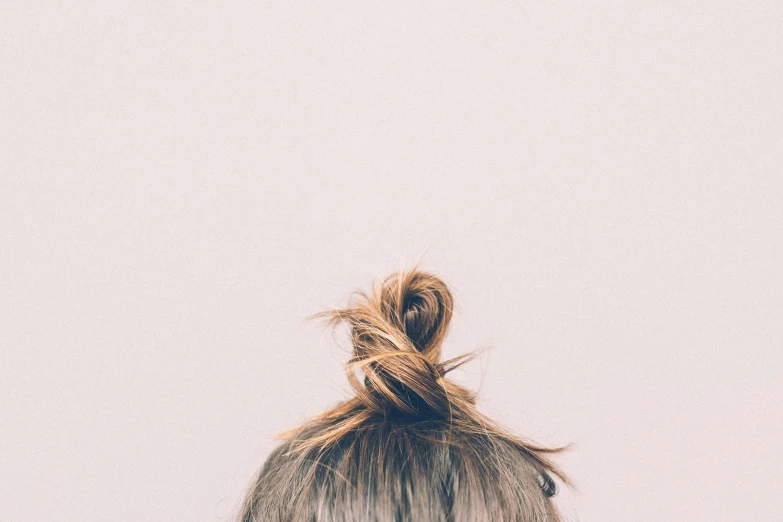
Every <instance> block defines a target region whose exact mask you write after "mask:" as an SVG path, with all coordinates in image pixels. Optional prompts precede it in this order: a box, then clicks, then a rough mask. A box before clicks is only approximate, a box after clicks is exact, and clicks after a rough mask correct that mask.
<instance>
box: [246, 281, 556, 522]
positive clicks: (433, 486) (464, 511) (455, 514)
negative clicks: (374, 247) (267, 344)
mask: <svg viewBox="0 0 783 522" xmlns="http://www.w3.org/2000/svg"><path fill="white" fill-rule="evenodd" d="M452 309H453V296H452V294H451V292H450V291H449V289H448V287H447V286H446V284H445V283H444V282H443V281H442V280H441V279H439V278H438V277H436V276H434V275H432V274H430V273H426V272H422V271H419V270H418V268H417V267H414V268H412V269H409V270H403V271H400V272H398V273H395V274H392V275H390V276H389V277H387V278H386V279H384V280H383V281H382V283H381V284H379V285H376V286H374V288H373V290H372V292H370V293H369V294H365V293H363V292H356V293H355V294H354V295H353V299H352V300H351V302H350V304H349V306H348V307H346V308H344V309H331V310H327V311H325V312H320V313H318V314H315V315H314V316H311V317H313V318H321V319H326V320H327V322H328V323H330V324H332V325H333V326H337V325H339V324H347V325H348V326H349V327H350V331H351V340H352V342H353V357H352V358H351V359H350V361H349V362H348V364H347V368H346V369H347V375H348V380H349V382H350V383H351V386H352V387H353V389H354V391H355V393H356V396H355V397H353V398H351V399H349V400H347V401H345V402H342V403H340V404H338V405H337V406H335V407H334V408H332V409H330V410H328V411H326V412H324V413H323V414H321V415H319V416H318V417H316V418H315V419H312V420H311V421H309V422H307V423H305V424H304V425H303V426H300V427H298V428H295V429H293V430H289V431H288V432H286V433H284V434H283V435H282V436H281V438H283V439H284V442H283V444H281V445H280V446H279V447H278V448H277V449H276V450H275V451H274V452H273V453H272V454H271V455H270V456H269V458H268V459H267V461H266V462H265V463H264V466H263V467H262V468H261V471H260V473H259V474H258V476H257V478H256V480H255V481H254V483H253V485H252V486H251V488H250V489H249V491H248V493H247V496H246V498H245V501H244V504H243V506H242V510H241V514H240V517H239V520H240V521H241V522H407V521H414V522H434V521H439V522H440V521H442V522H506V521H559V520H560V518H559V517H558V514H557V512H556V510H555V508H554V505H553V504H552V502H551V500H550V498H551V497H552V496H553V495H554V494H555V482H554V480H553V479H552V476H553V475H554V476H556V477H558V478H559V479H560V480H561V481H562V482H563V483H565V484H569V480H568V478H567V477H566V476H565V475H564V474H563V472H562V471H560V470H559V469H558V468H557V467H556V466H555V464H554V463H553V462H552V461H551V460H550V458H549V455H550V454H552V453H556V452H558V451H562V450H563V449H565V448H545V447H542V446H539V445H536V444H533V443H532V442H530V441H527V440H523V439H521V438H519V437H516V436H513V435H511V434H510V433H509V432H508V431H507V430H505V429H503V428H502V427H500V426H499V425H497V424H496V423H494V422H493V421H491V420H490V419H488V418H486V417H485V416H484V415H482V414H481V413H479V412H478V410H477V409H476V407H475V396H474V394H473V393H471V392H470V391H469V390H467V389H465V388H464V387H462V386H460V385H458V384H456V383H454V382H452V381H450V380H449V379H447V378H446V374H447V373H448V372H449V371H451V370H453V369H454V368H456V367H457V366H459V365H460V364H463V363H464V362H466V361H467V360H469V359H470V358H471V357H473V354H468V355H463V356H460V357H457V358H455V359H450V360H448V361H443V362H441V361H440V358H441V346H442V343H443V340H444V339H445V337H446V334H447V331H448V327H449V321H450V319H451V315H452ZM357 372H361V374H363V375H364V379H363V380H362V379H360V377H359V376H357Z"/></svg>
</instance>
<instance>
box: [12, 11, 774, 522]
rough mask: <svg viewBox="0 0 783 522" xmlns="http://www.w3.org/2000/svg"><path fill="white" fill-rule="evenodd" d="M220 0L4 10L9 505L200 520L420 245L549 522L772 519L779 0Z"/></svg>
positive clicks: (486, 401) (335, 364)
mask: <svg viewBox="0 0 783 522" xmlns="http://www.w3.org/2000/svg"><path fill="white" fill-rule="evenodd" d="M77 4H78V5H77ZM220 4H221V3H218V2H210V3H207V2H198V1H190V2H172V1H164V2H125V3H120V2H72V3H70V4H68V3H58V2H53V1H47V2H35V1H29V0H28V1H25V2H10V3H8V2H6V3H4V4H3V5H2V7H0V29H1V32H0V37H1V38H2V41H1V43H0V45H1V46H0V70H2V75H0V93H1V94H2V96H0V109H1V110H2V117H0V169H2V178H1V179H2V181H1V182H0V183H1V185H0V241H2V244H1V248H0V295H1V296H2V298H1V299H0V321H1V324H0V346H1V348H2V351H1V352H0V353H1V359H0V397H2V399H1V400H0V469H1V470H2V471H1V472H0V519H2V520H9V521H11V520H13V521H17V520H21V521H28V520H29V521H38V520H49V521H52V520H74V521H86V520H89V521H103V520H113V521H169V520H170V521H180V520H181V521H191V520H204V521H216V520H225V519H226V517H227V516H229V514H230V513H231V512H232V510H233V509H234V507H235V504H236V502H237V500H238V499H239V497H240V495H241V493H242V490H243V488H244V486H245V485H246V484H247V482H248V481H249V480H250V478H251V476H252V474H253V472H254V471H255V470H256V469H257V468H258V467H259V466H260V464H261V463H262V461H263V459H264V457H265V455H266V454H267V452H268V451H269V450H270V449H271V448H272V443H271V442H269V437H270V436H271V435H273V434H274V433H275V432H277V431H279V430H282V429H284V428H287V427H290V426H291V425H293V424H296V423H297V422H299V421H300V420H302V419H304V418H305V417H306V416H308V415H312V414H315V413H317V412H319V411H321V410H322V409H324V408H326V407H327V406H329V405H331V404H333V403H334V402H335V401H337V400H339V399H341V398H342V397H344V396H345V395H344V393H345V389H346V388H347V385H346V383H345V379H344V377H343V375H342V368H341V362H342V361H343V360H344V358H345V353H344V352H343V351H341V348H339V347H336V346H335V344H334V340H333V339H332V338H331V336H330V335H329V333H328V332H323V331H322V330H319V329H318V327H317V326H316V325H307V324H303V322H302V319H303V318H304V317H305V316H306V315H307V314H310V313H313V312H316V311H318V310H320V309H322V308H323V307H325V306H329V305H337V304H340V303H341V302H342V299H343V298H344V297H345V296H346V295H347V293H348V292H349V291H351V290H353V289H354V288H367V286H368V285H369V284H370V283H371V282H372V280H374V279H378V278H380V277H382V276H384V275H386V274H387V273H389V272H390V271H391V270H393V269H395V268H398V267H400V266H406V265H407V264H409V263H412V262H413V261H415V260H416V259H418V258H419V257H420V256H424V259H425V262H424V266H425V267H426V268H428V269H430V270H433V271H436V272H437V273H439V274H440V275H442V276H443V277H444V279H446V280H447V281H448V282H449V283H450V284H451V285H452V287H453V289H454V292H455V294H456V297H457V304H458V310H457V316H456V317H455V320H454V321H455V322H454V329H453V331H452V334H451V335H450V337H449V338H448V339H447V355H456V354H458V353H461V352H463V351H466V350H470V349H472V348H476V347H480V346H482V345H484V344H490V345H491V346H492V349H491V350H490V352H489V354H488V355H487V356H486V357H484V358H483V359H482V360H481V361H479V362H475V363H473V364H471V365H470V366H468V367H467V368H465V370H464V371H461V372H457V373H456V375H455V378H457V379H459V380H460V381H462V382H464V383H466V384H468V385H470V386H473V387H479V386H480V387H481V395H480V401H481V402H480V405H481V407H482V409H483V411H485V412H486V413H488V414H490V415H494V416H496V417H497V418H498V419H499V420H501V421H502V422H504V423H506V424H507V425H508V426H510V427H512V428H513V429H514V430H515V431H516V432H518V433H522V434H525V435H528V436H531V437H534V438H536V439H538V440H539V441H541V442H544V443H548V444H562V443H567V442H570V441H574V442H575V444H576V445H575V448H574V450H573V451H571V452H570V453H569V454H568V455H566V456H563V458H561V459H560V462H561V464H562V465H563V466H564V467H565V468H566V470H567V471H569V472H570V473H571V474H572V475H573V478H574V480H575V481H576V482H577V484H578V485H579V486H580V491H579V492H571V493H569V492H566V493H564V494H563V495H561V497H560V502H561V504H562V506H563V510H564V512H566V513H567V514H568V519H569V520H573V521H576V520H582V521H602V522H603V521H610V520H611V521H614V520H617V521H629V520H630V521H667V522H670V521H695V520H704V521H732V522H736V521H754V522H758V521H774V520H783V508H781V498H780V497H781V493H780V485H781V483H782V482H783V457H781V453H783V436H782V435H781V431H782V430H783V411H781V400H782V399H783V393H782V392H783V389H782V385H781V377H783V356H781V348H783V320H782V319H783V285H782V283H781V281H782V280H783V258H782V254H781V248H782V247H783V202H782V201H781V199H782V196H783V180H782V179H781V175H782V172H781V167H782V166H783V153H782V152H781V151H783V147H782V146H781V145H783V132H782V131H781V128H782V126H783V114H782V113H783V109H782V108H783V103H781V102H783V99H781V93H783V73H782V70H783V52H782V50H781V45H783V38H782V37H781V34H783V26H782V25H781V24H782V21H783V8H782V7H781V6H783V4H781V3H780V2H772V1H770V2H698V3H695V2H694V3H684V2H669V3H668V4H669V5H663V4H662V3H661V2H652V1H651V2H627V1H625V2H602V3H597V2H593V3H584V2H572V3H570V4H568V3H555V2H541V3H533V2H511V3H507V4H494V5H489V4H485V3H479V2H475V3H463V4H460V5H457V4H456V3H453V2H427V3H420V2H385V3H380V2H379V3H370V2H354V3H331V2H307V3H294V2H281V3H276V4H272V3H266V2H229V3H227V5H220ZM337 340H338V341H339V340H340V338H339V336H338V339H337ZM342 348H343V349H344V348H345V346H344V345H343V347H342Z"/></svg>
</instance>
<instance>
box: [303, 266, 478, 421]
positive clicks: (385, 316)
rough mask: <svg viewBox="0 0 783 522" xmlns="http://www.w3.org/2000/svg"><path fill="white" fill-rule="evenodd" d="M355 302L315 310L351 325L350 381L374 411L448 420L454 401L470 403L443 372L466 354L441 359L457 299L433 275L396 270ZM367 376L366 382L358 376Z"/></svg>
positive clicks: (468, 398)
mask: <svg viewBox="0 0 783 522" xmlns="http://www.w3.org/2000/svg"><path fill="white" fill-rule="evenodd" d="M357 297H358V298H357V299H355V300H354V302H353V303H352V304H353V306H352V307H350V308H347V309H343V310H330V311H327V312H323V313H322V314H317V315H318V316H324V317H327V318H329V319H330V320H331V321H332V322H333V323H335V324H336V323H340V322H345V323H348V324H349V325H350V327H351V340H352V343H353V350H354V357H353V358H352V359H351V360H350V361H349V362H348V365H347V370H348V379H349V381H350V382H351V385H352V386H353V388H354V390H355V391H356V395H357V397H358V399H359V400H360V401H361V402H362V404H363V405H364V406H365V407H366V408H367V409H368V410H371V411H373V412H376V413H382V414H389V415H397V416H400V417H410V418H422V417H430V418H446V417H447V416H448V415H449V412H450V402H451V401H458V400H469V401H472V396H471V394H470V393H468V392H467V391H466V390H464V389H463V388H461V387H459V386H456V385H455V384H453V383H451V382H449V381H447V380H446V379H445V378H444V376H445V375H446V373H447V372H448V371H449V370H451V369H453V368H454V367H455V364H456V363H457V362H459V361H463V360H464V359H466V357H461V358H458V359H453V360H450V361H446V362H441V361H440V359H441V346H442V344H443V340H444V338H445V337H446V333H447V332H448V328H449V322H450V321H451V314H452V308H453V298H452V295H451V292H450V291H449V289H448V287H447V286H446V285H445V284H444V283H443V281H441V280H440V279H438V278H437V277H435V276H434V275H432V274H428V273H425V272H416V271H408V272H401V273H397V274H393V275H391V276H389V277H387V278H386V279H385V280H384V281H383V282H382V283H381V284H380V285H379V286H377V287H376V288H375V289H374V291H373V293H372V294H371V295H367V294H363V293H361V292H359V293H357ZM357 372H362V373H364V375H365V379H364V384H361V383H360V381H359V379H357V377H356V373H357Z"/></svg>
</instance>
